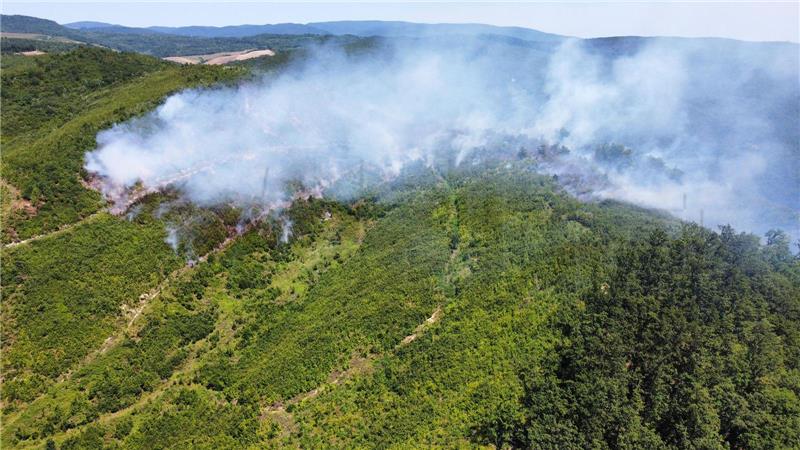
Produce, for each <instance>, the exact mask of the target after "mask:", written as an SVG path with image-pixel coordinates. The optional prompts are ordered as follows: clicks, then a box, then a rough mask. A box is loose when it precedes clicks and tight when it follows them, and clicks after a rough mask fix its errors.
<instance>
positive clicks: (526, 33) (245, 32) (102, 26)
mask: <svg viewBox="0 0 800 450" xmlns="http://www.w3.org/2000/svg"><path fill="white" fill-rule="evenodd" d="M64 26H65V27H67V28H70V29H74V30H85V31H96V32H112V33H133V34H144V33H153V32H156V33H164V34H172V35H178V36H192V37H208V38H218V37H248V36H256V35H259V34H289V35H301V34H316V35H354V36H385V37H400V36H426V37H430V36H448V35H495V36H503V37H512V38H516V39H522V40H526V41H537V42H543V41H558V40H561V39H562V38H563V36H559V35H556V34H550V33H544V32H541V31H537V30H532V29H529V28H521V27H498V26H493V25H482V24H446V23H440V24H424V23H413V22H386V21H378V20H363V21H339V22H314V23H308V24H298V23H279V24H266V25H232V26H224V27H208V26H188V27H158V26H153V27H147V28H131V27H125V26H122V25H115V24H110V23H103V22H73V23H68V24H65V25H64Z"/></svg>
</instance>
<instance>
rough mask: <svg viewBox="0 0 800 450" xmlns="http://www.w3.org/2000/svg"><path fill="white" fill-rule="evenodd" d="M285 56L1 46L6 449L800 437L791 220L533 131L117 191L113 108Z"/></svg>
mask: <svg viewBox="0 0 800 450" xmlns="http://www.w3.org/2000/svg"><path fill="white" fill-rule="evenodd" d="M4 20H7V19H5V18H4ZM4 25H5V24H4ZM31 26H32V25H31ZM42 31H45V30H38V29H32V30H31V32H42ZM49 31H51V32H52V30H49ZM358 43H362V44H363V43H367V44H368V45H367V47H368V48H369V46H370V45H373V44H374V42H372V41H358ZM345 45H350V46H351V47H350V50H352V51H360V50H363V49H361V48H360V46H359V45H353V42H350V41H348V42H347V43H345ZM285 58H286V56H285V55H282V57H281V58H280V59H279V60H278V61H279V62H280V63H281V64H283V63H284V62H285V61H286V59H285ZM276 64H277V63H275V64H272V63H270V62H265V61H257V62H253V63H250V64H240V65H234V66H226V67H213V66H178V65H175V64H170V63H166V62H163V61H160V60H158V59H156V58H153V57H150V56H144V55H140V54H133V53H125V52H115V51H111V50H107V49H102V48H94V47H81V48H77V49H74V50H71V51H68V52H65V53H60V54H52V55H43V56H37V57H35V58H28V57H22V56H16V57H15V56H13V55H12V56H4V57H3V61H2V75H1V78H2V93H1V94H2V95H0V97H1V100H2V104H1V105H0V106H2V128H0V132H2V140H1V141H0V145H2V180H0V181H2V182H0V196H2V205H0V206H2V209H0V214H2V217H1V218H2V230H3V235H2V236H3V238H2V241H3V244H4V246H3V248H2V250H1V251H0V252H1V253H0V256H1V257H2V261H1V263H2V286H1V290H0V295H2V306H1V308H0V312H1V314H2V315H1V319H2V322H1V325H2V334H0V338H2V378H1V380H0V382H1V383H2V385H1V386H0V387H1V389H2V397H1V404H2V422H1V424H2V426H0V446H2V448H4V449H5V448H8V449H16V448H20V449H22V448H31V449H42V448H47V449H52V448H58V449H84V448H85V449H96V448H131V449H156V448H174V449H183V448H207V449H220V448H231V449H234V448H235V449H239V448H253V449H256V448H281V447H288V448H398V449H405V448H439V447H444V448H657V449H660V448H665V449H694V448H704V449H725V448H737V449H738V448H753V449H772V448H797V447H798V445H799V444H800V259H798V258H797V256H796V255H793V254H792V253H791V251H790V249H789V241H788V238H787V237H786V235H785V234H783V233H782V232H777V231H775V232H770V233H769V234H768V235H767V236H766V239H765V242H764V243H763V244H762V243H761V242H760V241H759V238H758V237H757V236H753V235H749V234H744V233H738V232H736V231H734V230H733V229H731V228H729V227H724V228H722V229H720V230H716V231H714V230H709V229H706V228H702V227H699V226H697V225H694V224H686V223H683V222H680V221H678V220H676V219H674V218H672V217H670V216H668V215H666V214H664V213H662V212H658V211H652V210H646V209H642V208H639V207H635V206H632V205H629V204H625V203H621V202H616V201H603V202H581V201H579V200H577V199H575V198H574V197H573V196H571V195H569V194H568V193H567V192H566V191H565V190H564V189H563V188H562V187H561V186H560V185H559V184H558V181H557V179H555V178H554V177H552V176H545V175H540V174H537V173H536V168H537V167H536V164H537V161H536V160H535V158H533V157H528V156H527V154H526V153H525V152H520V154H519V155H518V156H517V159H515V160H513V161H510V160H509V161H503V163H502V164H499V163H497V164H496V163H488V162H484V163H481V164H476V165H472V166H469V167H468V168H466V166H467V165H464V166H463V167H462V168H460V169H454V168H452V167H449V166H447V167H444V164H442V165H443V166H442V167H439V166H434V167H428V168H417V169H409V170H408V171H407V172H404V173H403V174H401V175H400V177H399V178H398V179H397V180H394V181H392V182H376V184H374V185H372V184H370V185H368V186H364V183H363V182H362V191H361V194H362V195H360V196H356V198H354V199H351V200H348V201H344V200H336V199H332V198H313V197H308V198H303V197H301V198H298V199H296V200H295V201H294V203H293V204H292V205H291V206H290V207H289V208H288V209H286V210H285V211H283V212H282V213H281V214H282V215H278V214H272V215H268V216H264V217H260V219H259V220H257V221H252V222H249V223H243V222H240V221H239V217H240V213H241V212H242V211H239V210H237V209H236V208H235V207H233V206H229V205H221V206H216V207H199V206H197V205H192V204H188V203H185V202H181V201H180V200H179V199H178V198H177V196H176V194H175V193H174V192H163V193H158V194H151V195H148V196H145V197H144V198H142V199H140V200H139V201H138V202H137V203H136V204H135V205H133V207H132V208H130V210H129V211H128V213H129V214H127V215H122V216H114V215H112V214H110V213H108V212H106V211H105V208H104V206H105V205H104V204H103V200H102V199H101V196H100V194H99V193H98V192H97V191H95V190H93V189H91V188H90V187H89V186H88V185H87V183H86V178H87V176H88V174H86V173H85V171H84V169H83V164H84V162H83V156H84V153H85V152H86V151H87V150H90V149H92V148H94V147H95V145H96V142H95V136H96V134H97V132H98V131H100V130H102V129H106V128H108V127H110V126H112V125H113V124H114V123H117V122H120V121H123V120H126V119H129V118H132V117H135V116H137V115H141V114H143V113H145V112H147V111H150V110H152V109H153V108H154V107H156V106H157V105H158V104H159V103H160V102H161V101H163V99H164V98H165V97H166V96H167V95H169V94H170V93H173V92H176V91H178V90H180V89H184V88H188V87H198V86H213V85H218V84H219V83H230V82H235V81H237V80H240V79H242V77H248V76H252V74H253V72H252V71H253V70H259V69H260V70H264V71H267V70H270V71H271V70H278V69H279V68H276ZM362 181H363V180H362ZM287 223H291V224H292V234H291V238H290V239H288V241H287V240H284V239H282V236H284V234H285V233H284V231H286V230H285V229H284V228H285V227H286V226H287V225H286V224H287ZM175 224H180V225H181V226H182V229H181V230H182V232H183V234H182V235H181V237H180V240H179V242H178V243H177V245H176V248H177V251H174V250H173V248H171V247H170V245H169V244H168V242H167V241H168V236H169V235H168V231H167V228H168V227H170V226H173V225H175ZM237 226H238V227H239V230H238V231H240V232H241V233H240V234H238V233H237Z"/></svg>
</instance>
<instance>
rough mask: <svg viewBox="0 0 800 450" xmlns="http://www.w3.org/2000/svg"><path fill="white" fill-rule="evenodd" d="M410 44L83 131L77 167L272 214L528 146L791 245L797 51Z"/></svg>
mask: <svg viewBox="0 0 800 450" xmlns="http://www.w3.org/2000/svg"><path fill="white" fill-rule="evenodd" d="M426 42H427V41H422V40H409V41H406V42H405V43H403V44H395V45H394V46H393V47H392V48H390V49H389V48H385V49H382V50H381V51H380V52H375V53H374V54H370V55H368V56H361V57H349V56H345V55H344V54H342V53H341V52H339V51H336V50H332V49H330V48H322V49H318V50H317V51H316V52H315V54H314V56H312V57H310V58H309V59H308V60H306V61H304V63H303V64H298V65H297V67H294V68H291V69H289V70H286V71H284V72H283V74H282V75H279V76H273V77H271V78H264V79H262V80H260V81H258V82H250V83H247V84H243V85H241V86H238V87H235V88H222V89H212V90H190V91H185V92H182V93H179V94H177V95H174V96H172V97H170V98H168V99H167V100H166V102H165V103H164V104H163V105H162V106H161V107H159V108H158V109H157V110H155V111H154V112H153V113H151V114H148V115H146V116H144V117H142V118H139V119H134V120H131V121H129V122H126V123H123V124H118V125H116V126H114V127H113V128H112V129H110V130H107V131H104V132H102V133H100V134H99V135H98V137H97V142H98V148H97V149H96V150H95V151H94V152H91V153H89V154H88V156H87V165H86V168H87V170H89V171H90V172H95V173H97V174H99V175H100V176H102V177H103V179H104V180H105V183H106V185H105V188H104V189H105V191H106V194H107V195H108V196H109V197H111V198H112V199H114V200H116V201H120V202H124V195H123V194H122V193H123V192H125V191H126V189H128V188H130V187H132V186H134V185H135V184H136V183H141V185H143V186H144V187H145V188H147V189H159V188H162V187H165V186H167V185H171V186H178V187H179V188H180V190H181V191H182V192H183V193H184V194H185V195H186V196H187V198H188V199H189V200H191V201H193V202H195V203H198V204H201V205H211V204H215V203H219V202H223V201H225V202H231V201H233V202H239V203H241V204H243V205H246V204H261V205H266V206H267V207H270V208H280V207H282V206H285V205H286V204H288V202H290V201H291V194H290V193H289V192H288V191H287V188H286V187H287V183H288V182H290V181H292V180H299V181H301V182H302V183H303V184H304V185H305V186H307V187H312V188H316V189H317V190H323V189H325V188H326V187H328V186H330V185H332V184H333V183H334V182H335V181H336V180H338V179H340V178H342V177H345V176H348V175H350V174H352V173H353V172H354V171H355V170H357V169H358V168H359V167H362V168H363V167H364V166H367V167H369V168H371V169H373V170H376V171H378V172H379V173H380V174H381V175H382V176H384V177H391V176H393V175H396V174H398V173H399V172H400V171H401V170H402V169H403V168H404V167H407V166H408V165H409V163H413V162H423V163H426V164H428V165H434V164H435V161H439V160H441V157H442V155H445V156H446V157H447V158H449V159H448V161H450V162H451V164H454V165H457V164H461V163H463V162H464V161H467V160H470V158H476V157H479V158H491V157H492V156H493V155H494V154H495V153H496V152H497V151H498V149H499V148H500V147H504V146H505V147H510V146H516V147H517V149H518V148H519V147H532V148H536V147H537V146H540V145H543V144H544V145H545V146H546V147H547V148H555V149H561V150H559V151H555V152H552V154H551V155H550V156H549V159H548V160H547V161H545V162H546V164H542V165H541V167H542V169H543V170H546V171H549V172H552V173H565V172H566V173H572V174H579V175H581V176H585V177H587V179H601V180H603V182H602V183H596V184H592V183H590V185H591V186H590V188H591V189H592V190H593V193H594V195H596V196H600V197H613V198H618V199H622V200H627V201H632V202H635V203H639V204H642V205H645V206H650V207H657V208H663V209H668V210H670V211H672V212H673V213H675V214H676V215H679V216H681V217H683V218H684V219H688V220H693V221H698V222H699V221H700V214H701V211H703V213H704V215H705V224H706V225H708V226H713V225H717V224H725V223H730V224H732V225H734V226H735V227H737V228H740V229H745V230H749V231H753V232H758V233H763V232H764V231H766V230H767V229H770V228H774V227H781V228H783V229H786V230H787V231H789V232H790V233H791V234H793V235H794V237H795V238H796V237H797V236H798V234H799V233H798V211H800V148H798V146H799V145H800V144H798V142H799V141H800V130H798V123H800V106H798V104H800V87H799V86H798V74H799V73H800V71H798V52H797V46H796V45H793V44H786V45H783V44H748V43H739V42H733V41H714V40H708V41H706V40H678V39H651V40H646V41H645V40H622V41H619V42H617V41H614V40H608V41H604V40H597V41H579V40H569V41H566V42H564V43H563V44H561V45H558V46H553V47H551V48H549V47H544V46H538V47H533V46H531V47H530V48H529V47H526V46H521V45H519V44H516V45H511V44H503V43H487V42H486V41H480V42H474V43H470V44H463V43H462V44H459V45H454V44H453V45H451V43H442V42H437V43H429V42H428V43H426ZM506 150H507V149H506ZM514 150H516V149H514Z"/></svg>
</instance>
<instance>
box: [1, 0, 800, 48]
mask: <svg viewBox="0 0 800 450" xmlns="http://www.w3.org/2000/svg"><path fill="white" fill-rule="evenodd" d="M2 11H3V14H24V15H31V16H36V17H42V18H47V19H51V20H55V21H56V22H59V23H69V22H75V21H81V20H92V21H100V22H109V23H114V24H120V25H127V26H151V25H161V26H184V25H213V26H223V25H241V24H265V23H283V22H296V23H308V22H320V21H331V20H405V21H412V22H425V23H465V22H471V23H486V24H491V25H506V26H522V27H527V28H534V29H537V30H540V31H545V32H550V33H556V34H562V35H568V36H576V37H602V36H623V35H625V36H627V35H637V36H684V37H726V38H733V39H742V40H748V41H791V42H800V1H798V0H794V1H784V2H766V1H762V2H719V1H717V2H708V1H682V2H643V1H635V2H634V1H627V2H598V1H595V2H491V3H490V2H422V1H414V2H402V3H395V2H389V1H378V2H348V3H343V2H334V1H323V2H292V3H282V2H256V1H249V2H233V1H215V2H210V1H204V2H197V1H193V2H191V1H170V2H163V1H147V2H128V1H106V2H70V1H57V2H30V1H25V2H20V1H4V2H3V3H2Z"/></svg>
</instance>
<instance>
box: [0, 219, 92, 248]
mask: <svg viewBox="0 0 800 450" xmlns="http://www.w3.org/2000/svg"><path fill="white" fill-rule="evenodd" d="M103 213H105V210H100V211H97V212H95V213H92V214H90V215H88V216H86V217H84V218H83V219H81V220H79V221H77V222H72V223H69V224H66V225H62V226H60V227H58V229H56V230H53V231H51V232H49V233H43V234H38V235H36V236H31V237H29V238H28V239H23V240H21V241H16V242H9V243H8V244H3V247H2V248H3V250H6V249H10V248H14V247H18V246H20V245H27V244H30V243H31V242H36V241H40V240H42V239H47V238H49V237H55V236H58V235H60V234H64V233H66V232H67V231H69V230H71V229H73V228H75V227H77V226H78V225H83V224H85V223H89V222H91V221H92V220H96V219H97V218H99V217H100V216H101V215H103Z"/></svg>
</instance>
